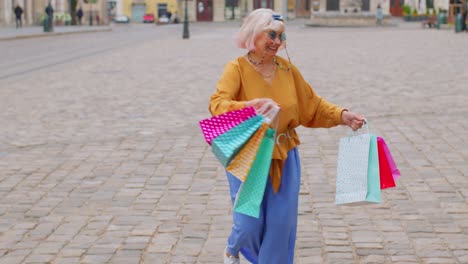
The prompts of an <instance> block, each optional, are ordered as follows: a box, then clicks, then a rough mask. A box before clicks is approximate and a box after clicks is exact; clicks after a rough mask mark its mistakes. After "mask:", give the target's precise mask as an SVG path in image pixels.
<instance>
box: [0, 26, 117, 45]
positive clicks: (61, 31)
mask: <svg viewBox="0 0 468 264" xmlns="http://www.w3.org/2000/svg"><path fill="white" fill-rule="evenodd" d="M113 26H114V25H113V24H111V25H110V26H55V27H54V31H53V32H47V33H46V32H44V29H43V27H41V26H26V27H22V28H19V29H17V28H15V27H13V26H2V27H0V41H2V40H15V39H24V38H36V37H46V36H57V35H68V34H76V33H91V32H103V31H110V30H111V29H112V27H113Z"/></svg>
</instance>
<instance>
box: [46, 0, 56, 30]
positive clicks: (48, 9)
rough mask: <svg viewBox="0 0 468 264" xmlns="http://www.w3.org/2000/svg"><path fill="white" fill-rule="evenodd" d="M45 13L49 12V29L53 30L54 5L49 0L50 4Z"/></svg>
mask: <svg viewBox="0 0 468 264" xmlns="http://www.w3.org/2000/svg"><path fill="white" fill-rule="evenodd" d="M45 13H46V14H47V23H48V25H49V31H50V32H52V31H53V26H54V8H53V7H52V4H51V3H50V1H49V4H48V5H47V7H46V8H45Z"/></svg>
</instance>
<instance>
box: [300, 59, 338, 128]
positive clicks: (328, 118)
mask: <svg viewBox="0 0 468 264" xmlns="http://www.w3.org/2000/svg"><path fill="white" fill-rule="evenodd" d="M292 70H293V75H294V83H295V86H296V90H297V98H298V108H299V118H300V123H301V125H303V126H305V127H315V128H317V127H324V128H328V127H333V126H337V125H340V124H342V120H341V113H342V112H343V110H345V109H343V108H341V107H339V106H337V105H335V104H332V103H329V102H327V101H326V100H325V99H323V98H322V97H321V96H319V95H318V94H316V93H315V91H314V90H313V89H312V87H311V86H310V85H309V84H308V83H307V82H306V81H305V80H304V78H303V77H302V75H301V73H300V72H299V70H298V69H297V68H296V67H294V66H293V68H292Z"/></svg>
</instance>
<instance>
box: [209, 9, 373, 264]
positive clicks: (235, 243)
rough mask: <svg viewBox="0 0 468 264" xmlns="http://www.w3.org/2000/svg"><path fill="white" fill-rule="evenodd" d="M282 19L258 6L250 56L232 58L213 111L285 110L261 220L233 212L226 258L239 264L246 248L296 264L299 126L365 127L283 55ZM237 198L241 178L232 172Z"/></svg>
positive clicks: (248, 32)
mask: <svg viewBox="0 0 468 264" xmlns="http://www.w3.org/2000/svg"><path fill="white" fill-rule="evenodd" d="M284 31H285V25H284V21H283V19H282V17H281V16H280V15H278V14H275V13H274V12H273V11H272V10H270V9H257V10H255V11H253V12H252V13H251V14H250V15H249V16H248V17H247V18H246V19H245V21H244V23H243V25H242V27H241V28H240V30H239V33H238V45H239V47H241V48H245V49H247V50H248V52H247V54H245V55H244V56H241V57H238V58H237V59H235V60H233V61H231V62H229V63H228V64H227V66H226V68H225V70H224V73H223V75H222V76H221V78H220V80H219V82H218V84H217V90H216V92H215V93H214V94H213V95H212V96H211V100H210V106H209V110H210V112H211V113H212V114H213V115H219V114H222V113H224V112H227V111H231V110H236V109H241V108H243V107H248V106H254V107H255V108H256V109H260V108H262V107H263V106H265V108H263V109H266V111H268V109H269V108H270V107H272V106H274V105H277V106H279V107H280V108H281V111H280V114H279V124H278V131H277V136H276V144H275V148H274V151H273V157H272V163H271V168H270V177H269V181H268V183H267V187H266V190H265V196H264V198H263V202H262V209H261V212H260V218H259V219H257V218H253V217H250V216H246V215H243V214H239V213H236V212H234V213H233V218H234V225H233V227H232V231H231V234H230V236H229V239H228V243H227V247H226V249H225V252H224V263H225V264H226V263H232V264H235V263H240V262H239V252H241V253H242V254H243V255H244V256H245V258H246V259H247V260H249V261H250V262H252V263H260V264H286V263H293V260H294V246H295V241H296V227H297V213H298V197H299V185H300V163H299V155H298V150H297V148H296V146H297V145H298V144H299V143H300V142H299V138H298V136H297V134H296V131H295V130H294V128H296V127H298V126H299V125H302V126H306V127H332V126H337V125H340V124H344V125H348V126H350V127H351V128H352V129H353V130H356V129H358V128H360V127H361V126H362V124H363V122H364V118H363V117H362V116H360V115H358V114H355V113H352V112H349V111H347V110H345V109H343V108H340V107H338V106H336V105H334V104H331V103H328V102H327V101H325V100H324V99H322V98H321V97H320V96H318V95H317V94H315V92H314V91H313V90H312V88H311V87H310V86H309V84H308V83H307V82H306V81H305V80H304V78H303V77H302V75H301V73H300V72H299V70H298V69H297V68H296V67H295V66H294V65H292V64H291V63H290V62H289V61H288V60H285V59H283V58H281V57H278V56H276V53H277V52H278V50H279V49H280V48H283V47H285V45H286V43H285V40H286V35H285V33H284ZM227 177H228V182H229V187H230V194H231V199H232V201H233V202H234V199H235V196H236V193H237V191H238V189H239V186H240V183H241V182H240V181H239V180H238V179H237V178H236V177H234V176H233V175H231V174H230V173H227Z"/></svg>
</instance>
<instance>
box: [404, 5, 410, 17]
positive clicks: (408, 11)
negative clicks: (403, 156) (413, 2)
mask: <svg viewBox="0 0 468 264" xmlns="http://www.w3.org/2000/svg"><path fill="white" fill-rule="evenodd" d="M409 14H411V7H410V6H409V5H403V15H405V16H408V15H409Z"/></svg>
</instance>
